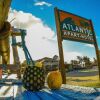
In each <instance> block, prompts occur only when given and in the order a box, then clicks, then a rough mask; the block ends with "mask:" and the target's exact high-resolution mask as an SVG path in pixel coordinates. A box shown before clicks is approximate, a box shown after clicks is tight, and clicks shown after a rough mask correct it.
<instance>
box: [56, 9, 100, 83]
mask: <svg viewBox="0 0 100 100" xmlns="http://www.w3.org/2000/svg"><path fill="white" fill-rule="evenodd" d="M55 20H56V29H57V40H58V49H59V57H60V60H59V65H60V69H61V75H62V79H63V84H66V71H65V65H64V56H63V46H62V40H63V39H66V40H71V41H77V42H83V43H89V44H93V45H94V47H95V51H96V56H97V62H98V70H99V80H100V56H99V55H100V54H99V48H98V44H97V40H96V34H95V32H94V28H93V24H92V21H91V20H88V19H86V18H83V17H80V16H77V15H74V14H72V13H69V12H65V11H62V10H59V9H57V8H55Z"/></svg>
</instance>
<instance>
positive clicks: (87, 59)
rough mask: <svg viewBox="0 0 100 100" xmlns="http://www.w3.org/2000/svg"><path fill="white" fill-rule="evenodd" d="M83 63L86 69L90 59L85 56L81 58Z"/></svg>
mask: <svg viewBox="0 0 100 100" xmlns="http://www.w3.org/2000/svg"><path fill="white" fill-rule="evenodd" d="M83 61H84V62H85V66H86V67H88V66H90V65H91V61H90V58H89V57H87V56H83Z"/></svg>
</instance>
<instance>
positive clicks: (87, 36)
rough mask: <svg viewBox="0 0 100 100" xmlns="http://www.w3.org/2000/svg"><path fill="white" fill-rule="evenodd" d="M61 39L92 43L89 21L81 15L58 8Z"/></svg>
mask: <svg viewBox="0 0 100 100" xmlns="http://www.w3.org/2000/svg"><path fill="white" fill-rule="evenodd" d="M58 17H59V23H60V30H61V36H62V39H68V40H72V41H78V42H85V43H89V44H94V39H93V34H94V33H93V30H92V26H91V22H90V20H88V19H85V18H83V17H80V16H77V15H74V14H71V13H68V12H65V11H62V10H58Z"/></svg>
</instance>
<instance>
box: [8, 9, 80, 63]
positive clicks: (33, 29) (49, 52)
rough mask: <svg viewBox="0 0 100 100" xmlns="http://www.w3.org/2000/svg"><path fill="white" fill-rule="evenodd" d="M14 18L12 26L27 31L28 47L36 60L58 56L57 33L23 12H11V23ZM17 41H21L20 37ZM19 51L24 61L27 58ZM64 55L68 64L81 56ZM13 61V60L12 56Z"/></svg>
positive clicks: (38, 19) (77, 54)
mask: <svg viewBox="0 0 100 100" xmlns="http://www.w3.org/2000/svg"><path fill="white" fill-rule="evenodd" d="M13 18H15V20H13V21H12V23H11V24H12V26H15V27H16V28H22V29H23V28H24V29H26V30H27V36H26V38H25V40H26V45H27V47H28V49H29V52H30V54H31V56H32V58H33V59H34V60H36V59H40V58H42V57H53V56H54V55H55V54H57V55H58V44H57V40H56V39H55V37H54V35H55V32H54V31H53V30H52V29H51V28H50V27H48V26H47V25H45V24H44V23H43V21H42V20H41V19H40V18H37V17H35V16H34V15H32V14H30V13H25V12H23V11H16V10H11V11H10V13H9V18H8V20H9V21H11V20H12V19H13ZM53 37H54V38H53ZM17 41H20V39H19V37H18V38H17ZM18 51H19V55H20V60H21V61H23V60H24V59H25V57H24V54H23V52H22V49H18ZM64 55H65V56H64V57H65V61H67V62H69V61H70V60H72V59H76V56H81V54H80V53H77V52H65V53H64ZM11 59H13V58H12V56H11Z"/></svg>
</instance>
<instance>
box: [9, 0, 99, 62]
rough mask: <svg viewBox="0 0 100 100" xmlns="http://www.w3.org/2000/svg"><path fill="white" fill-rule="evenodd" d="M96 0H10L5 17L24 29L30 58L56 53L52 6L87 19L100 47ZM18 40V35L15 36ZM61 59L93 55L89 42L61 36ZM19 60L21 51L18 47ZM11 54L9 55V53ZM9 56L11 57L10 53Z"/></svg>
mask: <svg viewBox="0 0 100 100" xmlns="http://www.w3.org/2000/svg"><path fill="white" fill-rule="evenodd" d="M99 5H100V0H21V1H20V0H12V3H11V8H10V12H9V16H8V21H11V20H12V19H14V20H13V21H12V22H11V25H12V26H14V27H16V28H21V29H26V30H27V36H26V38H25V40H26V45H27V47H28V49H29V52H30V54H31V56H32V58H33V60H36V59H40V58H43V57H53V56H54V55H59V53H58V43H57V35H56V34H57V31H56V24H55V15H54V8H55V7H57V8H58V9H61V10H64V11H67V12H70V13H73V14H76V15H79V16H82V17H85V18H87V19H91V20H92V22H93V26H94V29H95V33H96V38H97V42H98V46H99V48H100V34H99V33H100V30H99V23H100V14H99V12H100V6H99ZM17 41H20V38H19V37H18V38H17ZM62 43H63V52H64V59H65V61H67V62H70V60H73V59H76V56H88V57H90V58H91V59H92V58H93V57H95V56H96V55H95V48H94V46H93V45H90V44H85V43H79V42H72V41H68V40H63V42H62ZM18 51H19V55H20V60H21V61H23V60H24V59H25V58H24V53H23V51H22V49H21V48H19V49H18ZM11 56H12V55H11ZM11 59H12V57H11Z"/></svg>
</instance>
